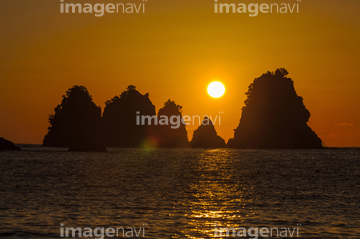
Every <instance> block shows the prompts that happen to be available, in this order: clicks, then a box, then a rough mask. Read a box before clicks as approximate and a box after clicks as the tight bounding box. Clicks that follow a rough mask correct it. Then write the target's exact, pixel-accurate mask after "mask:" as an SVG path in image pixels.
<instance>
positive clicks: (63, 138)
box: [43, 86, 103, 148]
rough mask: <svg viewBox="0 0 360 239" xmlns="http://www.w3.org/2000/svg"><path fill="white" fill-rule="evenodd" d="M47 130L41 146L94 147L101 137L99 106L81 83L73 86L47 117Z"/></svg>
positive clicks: (98, 145) (99, 144) (97, 145)
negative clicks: (53, 111)
mask: <svg viewBox="0 0 360 239" xmlns="http://www.w3.org/2000/svg"><path fill="white" fill-rule="evenodd" d="M49 122H50V127H49V132H48V133H47V135H46V136H45V138H44V143H43V146H48V147H71V148H93V146H94V145H96V148H98V147H101V146H103V144H102V140H101V128H100V127H101V108H100V107H98V106H96V105H95V103H94V102H93V100H92V97H91V95H90V94H89V92H88V91H87V89H86V88H85V87H84V86H74V87H72V88H70V89H69V90H68V91H67V92H66V95H64V96H63V99H62V102H61V104H59V105H58V106H57V107H56V108H55V113H54V114H53V115H51V116H50V118H49Z"/></svg>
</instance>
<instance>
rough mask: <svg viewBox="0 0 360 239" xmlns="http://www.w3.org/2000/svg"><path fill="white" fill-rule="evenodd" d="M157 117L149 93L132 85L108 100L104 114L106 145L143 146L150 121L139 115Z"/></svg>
mask: <svg viewBox="0 0 360 239" xmlns="http://www.w3.org/2000/svg"><path fill="white" fill-rule="evenodd" d="M141 116H153V117H156V112H155V106H154V105H153V104H152V102H151V100H150V99H149V94H145V95H142V94H141V93H140V92H139V91H137V90H136V87H135V86H133V85H130V86H128V87H127V89H126V90H125V91H124V92H123V93H122V94H121V95H120V96H115V97H114V98H112V99H111V100H109V101H107V102H106V107H105V109H104V114H103V129H104V134H103V136H104V141H105V145H106V146H109V147H141V146H142V144H143V143H144V141H145V140H146V139H147V137H148V131H149V123H148V122H143V123H144V124H142V122H137V117H139V118H140V117H141Z"/></svg>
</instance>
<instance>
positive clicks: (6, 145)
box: [0, 137, 21, 151]
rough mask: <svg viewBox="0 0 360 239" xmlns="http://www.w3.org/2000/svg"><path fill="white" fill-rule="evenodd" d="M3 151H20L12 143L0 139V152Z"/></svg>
mask: <svg viewBox="0 0 360 239" xmlns="http://www.w3.org/2000/svg"><path fill="white" fill-rule="evenodd" d="M3 150H21V148H19V147H17V146H16V145H15V144H14V143H13V142H11V141H9V140H6V139H4V138H2V137H0V151H3Z"/></svg>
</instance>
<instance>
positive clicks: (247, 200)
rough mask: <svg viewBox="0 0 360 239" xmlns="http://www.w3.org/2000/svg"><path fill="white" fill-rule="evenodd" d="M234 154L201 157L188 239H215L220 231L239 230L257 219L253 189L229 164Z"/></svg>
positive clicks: (193, 189)
mask: <svg viewBox="0 0 360 239" xmlns="http://www.w3.org/2000/svg"><path fill="white" fill-rule="evenodd" d="M230 153H231V152H230V151H228V150H221V149H216V150H207V151H205V152H203V153H202V154H201V155H200V156H199V159H198V161H197V162H196V166H195V167H194V172H193V175H194V178H193V180H192V182H191V184H190V186H189V187H190V191H191V195H188V200H187V201H186V204H187V206H188V207H189V208H190V211H189V213H188V214H186V215H185V216H186V217H187V218H188V220H187V224H188V225H187V226H185V227H184V229H183V230H182V233H183V235H185V236H186V237H187V238H197V239H200V238H211V237H214V236H215V235H214V232H215V228H216V227H234V228H237V227H240V225H241V223H242V222H243V221H244V219H249V218H251V217H252V216H253V209H252V194H253V188H252V187H251V186H248V185H247V183H246V182H243V181H242V180H241V175H238V174H239V173H238V171H237V170H236V169H237V167H234V163H233V162H229V160H231V158H233V157H229V156H230V155H229V154H230ZM197 173H198V174H197ZM173 238H178V237H173Z"/></svg>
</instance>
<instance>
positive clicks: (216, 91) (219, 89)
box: [207, 81, 225, 98]
mask: <svg viewBox="0 0 360 239" xmlns="http://www.w3.org/2000/svg"><path fill="white" fill-rule="evenodd" d="M207 92H208V94H209V95H210V96H211V97H213V98H219V97H221V96H223V95H224V93H225V86H224V85H223V83H221V82H220V81H213V82H211V83H210V84H209V86H208V88H207Z"/></svg>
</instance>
